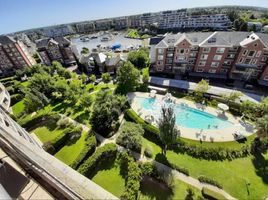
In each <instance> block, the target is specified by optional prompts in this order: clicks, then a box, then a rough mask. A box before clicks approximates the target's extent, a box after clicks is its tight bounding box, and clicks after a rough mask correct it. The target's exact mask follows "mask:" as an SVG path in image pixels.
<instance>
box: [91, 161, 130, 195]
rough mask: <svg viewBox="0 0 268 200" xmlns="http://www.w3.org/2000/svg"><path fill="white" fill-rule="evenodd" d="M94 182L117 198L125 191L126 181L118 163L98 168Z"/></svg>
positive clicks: (106, 164)
mask: <svg viewBox="0 0 268 200" xmlns="http://www.w3.org/2000/svg"><path fill="white" fill-rule="evenodd" d="M92 181H93V182H95V183H96V184H98V185H100V186H101V187H103V188H104V189H105V190H107V191H109V192H111V193H112V194H113V195H115V196H117V197H120V196H121V195H122V194H123V192H124V189H125V179H124V178H123V177H122V175H121V174H120V165H119V163H117V162H116V161H111V162H109V163H105V166H104V165H102V166H100V167H98V169H96V172H95V175H94V176H93V178H92Z"/></svg>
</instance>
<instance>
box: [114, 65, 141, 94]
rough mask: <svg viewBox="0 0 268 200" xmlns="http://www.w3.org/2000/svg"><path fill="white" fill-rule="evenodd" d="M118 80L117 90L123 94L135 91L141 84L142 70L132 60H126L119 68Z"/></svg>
mask: <svg viewBox="0 0 268 200" xmlns="http://www.w3.org/2000/svg"><path fill="white" fill-rule="evenodd" d="M117 80H118V86H117V92H119V93H122V94H126V93H128V92H133V91H135V89H136V87H137V86H138V85H139V80H140V72H139V70H138V69H136V68H135V67H134V65H133V64H131V62H126V63H124V65H123V66H122V67H120V68H119V69H118V73H117Z"/></svg>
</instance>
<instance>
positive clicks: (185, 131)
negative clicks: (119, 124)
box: [127, 92, 256, 142]
mask: <svg viewBox="0 0 268 200" xmlns="http://www.w3.org/2000/svg"><path fill="white" fill-rule="evenodd" d="M127 97H128V101H129V104H130V105H131V108H132V109H133V110H134V111H135V112H136V113H137V114H138V115H139V116H140V117H141V118H143V119H144V118H145V116H146V115H147V114H148V113H147V114H146V110H145V109H143V108H142V107H141V106H140V105H139V103H138V102H137V99H135V97H145V98H150V97H149V93H142V92H132V93H128V94H127ZM156 98H159V99H162V98H163V95H159V94H156ZM173 99H175V101H176V104H179V103H186V104H187V105H188V106H189V107H191V108H193V109H198V108H197V107H196V105H195V104H194V102H191V101H189V100H186V99H178V98H175V97H173ZM216 111H217V109H215V108H212V107H206V109H205V111H204V112H207V113H209V114H212V115H214V116H217V115H216V113H217V112H216ZM226 116H227V117H228V121H229V122H231V123H233V124H235V125H234V126H232V127H228V128H224V129H214V130H210V129H207V130H204V131H203V132H202V134H200V130H198V129H193V128H186V127H182V126H178V129H179V130H180V137H182V138H186V139H191V140H196V141H199V140H200V139H201V140H202V141H206V142H230V141H235V139H234V136H233V134H234V133H235V132H236V131H240V132H241V131H242V132H243V135H245V136H246V137H248V136H250V135H252V134H254V132H256V130H255V129H254V127H252V126H251V125H247V126H245V125H243V124H242V123H241V121H239V120H240V118H238V117H235V116H233V115H231V114H230V113H226Z"/></svg>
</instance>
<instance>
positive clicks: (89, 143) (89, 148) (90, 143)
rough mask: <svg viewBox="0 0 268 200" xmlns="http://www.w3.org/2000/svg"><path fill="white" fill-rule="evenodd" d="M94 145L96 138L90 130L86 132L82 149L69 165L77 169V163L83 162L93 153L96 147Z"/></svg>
mask: <svg viewBox="0 0 268 200" xmlns="http://www.w3.org/2000/svg"><path fill="white" fill-rule="evenodd" d="M96 145H97V140H96V137H95V135H94V134H93V133H92V132H90V133H88V136H87V138H86V143H85V146H84V148H83V149H82V151H81V153H80V154H79V155H78V156H77V158H76V159H75V160H74V161H73V163H72V164H71V167H72V168H73V169H77V168H78V167H79V165H80V164H81V163H83V161H84V160H85V159H86V158H87V157H89V156H91V155H92V154H93V153H94V151H95V149H96Z"/></svg>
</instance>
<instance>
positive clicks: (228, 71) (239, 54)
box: [150, 32, 268, 86]
mask: <svg viewBox="0 0 268 200" xmlns="http://www.w3.org/2000/svg"><path fill="white" fill-rule="evenodd" d="M150 60H151V70H152V71H153V72H157V73H169V74H175V75H176V74H179V75H185V74H187V75H189V76H193V77H207V78H217V79H223V80H224V79H234V80H242V81H249V80H257V81H258V82H259V84H261V85H265V86H268V34H263V33H253V32H192V33H178V34H166V35H165V36H164V37H160V38H151V40H150Z"/></svg>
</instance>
